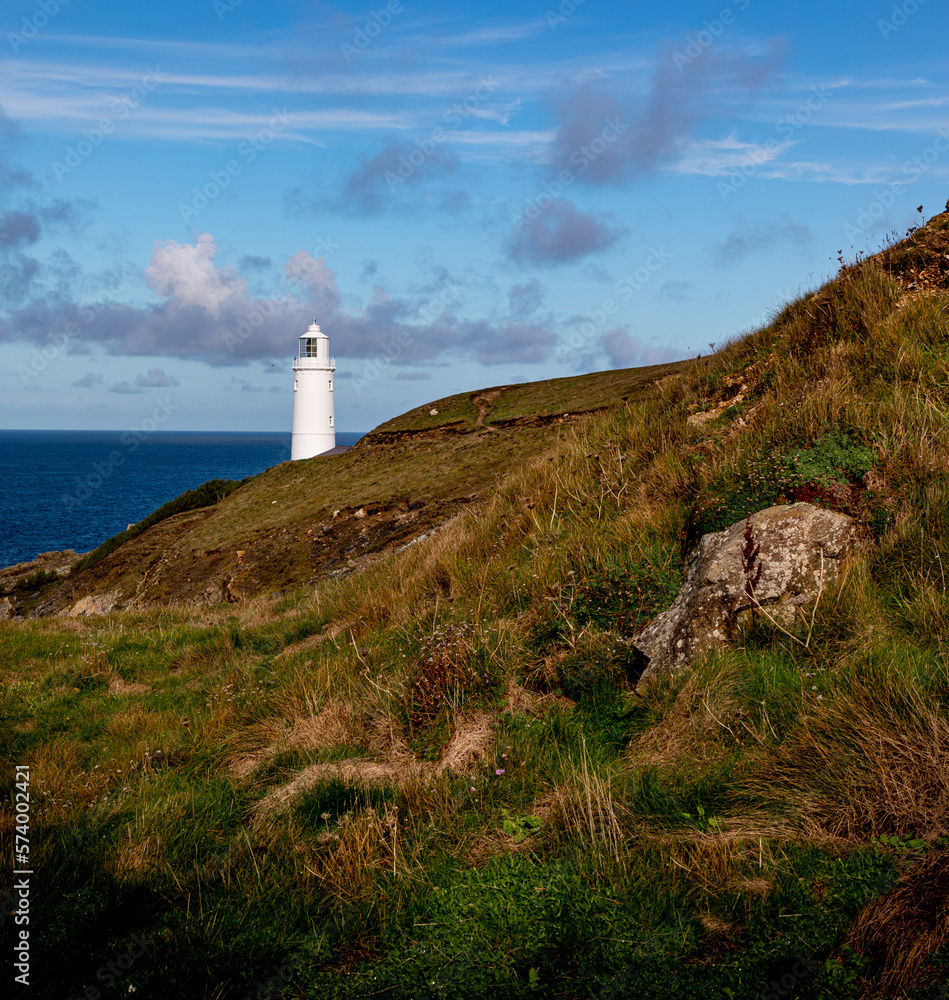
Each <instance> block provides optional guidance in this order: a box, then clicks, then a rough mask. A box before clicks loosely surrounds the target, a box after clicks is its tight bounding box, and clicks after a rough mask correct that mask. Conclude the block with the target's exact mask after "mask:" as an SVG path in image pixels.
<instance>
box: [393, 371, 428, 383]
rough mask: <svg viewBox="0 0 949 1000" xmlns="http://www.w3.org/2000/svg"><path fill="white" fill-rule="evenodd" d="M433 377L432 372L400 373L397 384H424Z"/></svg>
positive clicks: (396, 377)
mask: <svg viewBox="0 0 949 1000" xmlns="http://www.w3.org/2000/svg"><path fill="white" fill-rule="evenodd" d="M431 377H432V373H431V372H398V373H397V374H396V376H395V379H396V381H397V382H423V381H425V380H426V379H430V378H431Z"/></svg>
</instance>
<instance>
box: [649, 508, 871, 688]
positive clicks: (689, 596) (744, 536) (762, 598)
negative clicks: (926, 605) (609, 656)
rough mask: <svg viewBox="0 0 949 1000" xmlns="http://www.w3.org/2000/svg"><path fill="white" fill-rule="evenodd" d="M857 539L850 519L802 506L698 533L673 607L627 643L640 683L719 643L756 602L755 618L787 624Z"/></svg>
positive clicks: (833, 574)
mask: <svg viewBox="0 0 949 1000" xmlns="http://www.w3.org/2000/svg"><path fill="white" fill-rule="evenodd" d="M859 537H860V531H859V527H858V525H857V523H856V522H855V521H854V519H853V518H851V517H848V516H847V515H846V514H838V513H835V512H834V511H830V510H824V509H823V508H822V507H815V506H813V505H812V504H808V503H795V504H790V505H784V506H779V507H768V508H767V510H762V511H759V512H758V513H757V514H752V515H751V517H750V518H749V519H747V520H745V521H739V522H737V523H736V524H733V525H732V526H731V527H730V528H726V529H725V531H720V532H716V533H715V534H709V535H703V536H702V538H701V540H700V541H699V544H698V545H697V546H696V548H695V551H694V553H693V555H692V558H691V560H690V562H689V567H688V571H687V574H686V579H685V583H684V584H683V586H682V589H681V590H680V591H679V595H678V596H677V597H676V599H675V601H673V603H672V606H671V607H670V608H669V610H668V611H664V612H663V613H662V614H661V615H658V616H657V617H656V618H654V619H653V621H652V622H650V624H649V625H648V626H647V627H646V628H645V629H643V631H642V632H640V633H639V634H638V635H636V636H634V637H633V638H632V639H631V640H630V645H632V646H634V647H635V648H636V649H637V650H638V651H639V652H640V653H641V654H643V656H644V657H645V658H646V660H647V663H646V667H645V669H644V670H643V673H642V675H641V676H640V679H639V683H640V684H642V683H643V682H644V681H646V680H648V679H649V678H650V677H654V676H655V675H656V674H659V673H662V672H664V671H668V670H676V669H681V668H683V667H686V666H688V665H689V664H690V663H691V661H692V660H693V659H694V658H695V657H696V656H698V654H699V653H701V652H703V651H704V650H707V649H711V648H714V647H716V646H721V645H722V644H724V643H726V642H727V641H729V640H730V639H732V638H733V637H734V635H735V631H736V626H737V625H738V622H739V618H740V616H742V615H747V614H749V613H751V612H752V610H753V609H754V608H755V607H756V606H758V605H760V610H758V614H760V615H761V616H762V618H766V617H768V616H770V617H771V618H773V619H774V620H775V621H776V622H778V623H779V624H781V625H782V626H784V627H787V626H788V625H790V624H792V623H793V622H794V620H795V618H796V617H798V616H799V615H801V614H802V613H803V612H804V610H805V609H806V608H807V607H808V606H813V604H814V602H815V601H817V599H818V595H819V594H820V592H821V590H822V589H823V588H825V587H826V586H827V585H828V584H829V583H830V582H831V581H832V580H834V579H835V578H836V577H837V576H838V574H839V573H840V570H841V566H842V563H843V562H844V561H845V560H846V558H847V556H848V555H849V554H850V553H851V552H852V551H853V549H854V547H855V546H856V544H857V542H858V540H859Z"/></svg>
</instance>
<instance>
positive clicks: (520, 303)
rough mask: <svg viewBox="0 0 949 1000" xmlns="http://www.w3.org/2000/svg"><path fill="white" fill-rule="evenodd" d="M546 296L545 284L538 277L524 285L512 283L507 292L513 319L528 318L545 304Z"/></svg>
mask: <svg viewBox="0 0 949 1000" xmlns="http://www.w3.org/2000/svg"><path fill="white" fill-rule="evenodd" d="M545 298H546V293H545V291H544V286H543V285H542V284H541V283H540V282H539V281H538V280H537V279H536V278H531V280H530V281H528V282H526V283H525V284H523V285H511V287H510V288H509V289H508V293H507V301H508V309H509V311H510V313H511V319H515V320H524V319H527V317H528V316H530V315H531V314H532V313H535V312H537V310H538V309H539V308H540V307H541V306H542V305H543V304H544V299H545Z"/></svg>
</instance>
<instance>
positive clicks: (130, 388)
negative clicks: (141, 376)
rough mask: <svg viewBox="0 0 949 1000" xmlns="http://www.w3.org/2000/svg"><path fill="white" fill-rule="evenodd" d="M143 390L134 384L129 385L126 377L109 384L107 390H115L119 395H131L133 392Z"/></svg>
mask: <svg viewBox="0 0 949 1000" xmlns="http://www.w3.org/2000/svg"><path fill="white" fill-rule="evenodd" d="M144 391H145V390H144V389H140V388H139V387H138V386H136V385H131V384H130V383H129V381H128V380H127V379H122V381H121V382H116V383H115V385H110V386H109V392H117V393H118V394H119V395H120V396H131V395H133V394H134V393H138V392H144Z"/></svg>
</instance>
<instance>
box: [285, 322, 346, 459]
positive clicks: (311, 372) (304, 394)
mask: <svg viewBox="0 0 949 1000" xmlns="http://www.w3.org/2000/svg"><path fill="white" fill-rule="evenodd" d="M335 371H336V359H335V358H331V357H330V339H329V337H327V336H326V334H325V333H323V331H322V330H320V328H319V326H317V323H316V320H314V321H313V322H312V323H311V324H310V328H309V329H308V330H307V331H306V333H305V334H304V335H303V336H302V337H301V338H300V351H299V355H298V356H297V357H295V358H294V359H293V437H292V441H291V445H290V459H291V461H294V462H295V461H297V460H298V459H301V458H312V457H313V456H314V455H322V454H323V452H326V451H330V450H331V449H333V448H335V447H336V427H335V426H334V425H335V414H334V406H333V372H335Z"/></svg>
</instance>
